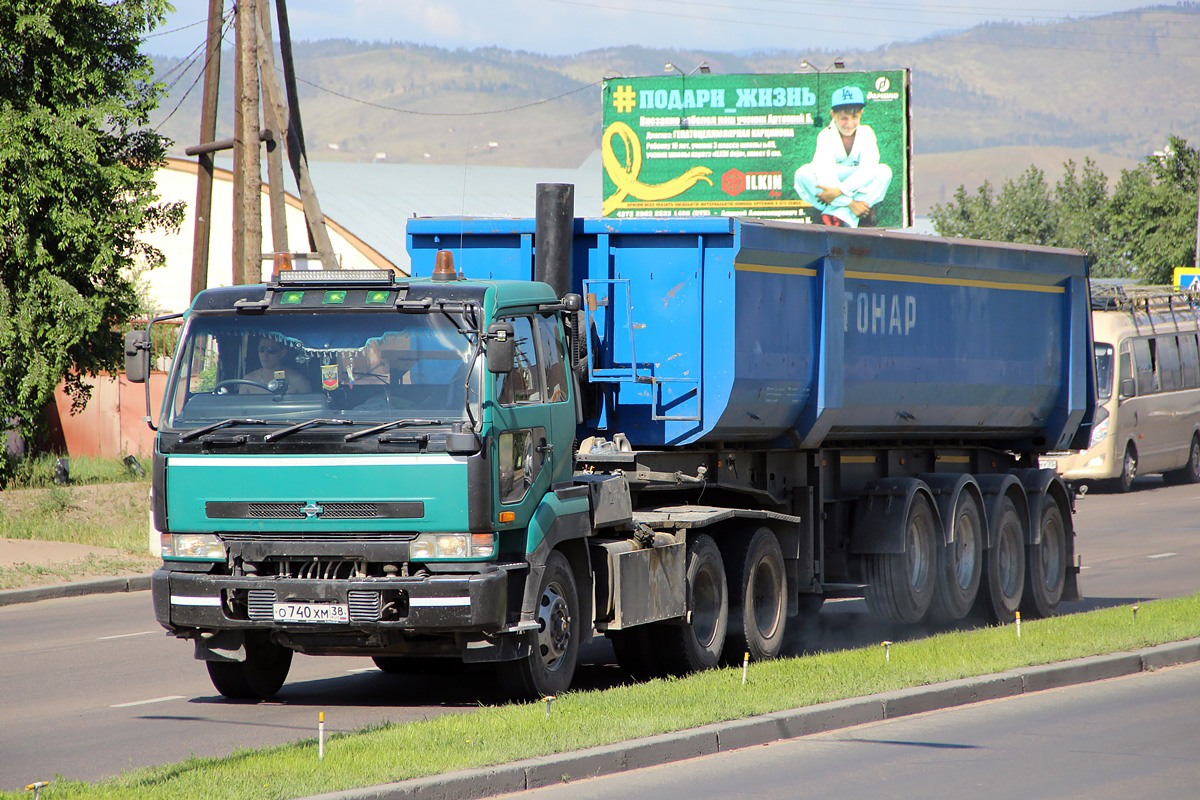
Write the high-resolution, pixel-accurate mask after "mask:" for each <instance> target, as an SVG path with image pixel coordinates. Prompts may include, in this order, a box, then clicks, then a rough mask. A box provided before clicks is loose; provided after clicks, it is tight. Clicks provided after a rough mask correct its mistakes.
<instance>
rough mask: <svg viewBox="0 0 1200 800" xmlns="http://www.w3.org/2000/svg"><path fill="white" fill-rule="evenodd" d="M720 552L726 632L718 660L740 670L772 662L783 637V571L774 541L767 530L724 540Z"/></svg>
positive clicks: (781, 561) (785, 614) (784, 590)
mask: <svg viewBox="0 0 1200 800" xmlns="http://www.w3.org/2000/svg"><path fill="white" fill-rule="evenodd" d="M723 545H724V546H723V547H722V548H721V553H722V555H723V556H724V557H725V574H726V575H727V576H728V579H729V585H730V592H729V626H728V630H727V631H726V634H725V648H724V653H723V658H724V661H725V663H727V664H741V663H742V659H743V658H744V657H745V654H746V653H749V654H750V658H751V660H753V661H762V660H764V659H768V658H775V657H776V656H778V655H779V652H780V651H781V650H782V649H783V640H784V635H785V634H786V632H787V605H788V602H787V591H788V590H787V571H786V567H785V565H784V561H783V551H782V550H781V549H780V547H779V540H778V539H776V538H775V534H774V532H772V531H771V529H770V528H759V529H758V530H756V531H755V532H754V533H753V534H752V535H751V536H750V537H748V538H744V537H742V536H738V535H736V534H735V535H732V536H726V537H725V541H724V543H723Z"/></svg>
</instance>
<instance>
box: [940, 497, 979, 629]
mask: <svg viewBox="0 0 1200 800" xmlns="http://www.w3.org/2000/svg"><path fill="white" fill-rule="evenodd" d="M946 525H947V527H948V528H949V530H948V531H947V535H948V537H949V538H950V539H951V541H950V542H949V543H944V542H943V543H939V545H938V549H937V550H938V552H937V582H936V585H935V586H934V590H933V600H932V601H931V602H930V604H929V617H930V619H932V620H934V621H936V622H956V621H958V620H960V619H962V618H963V617H965V616H966V615H967V613H968V612H969V611H970V610H971V605H972V604H973V603H974V602H975V596H976V595H977V594H979V579H980V576H981V575H982V574H983V513H982V511H981V510H980V508H979V501H978V500H976V498H975V495H973V494H971V493H970V492H967V491H964V492H961V493H960V494H959V496H958V500H957V501H956V502H955V504H954V512H953V515H952V516H951V518H950V519H948V520H946Z"/></svg>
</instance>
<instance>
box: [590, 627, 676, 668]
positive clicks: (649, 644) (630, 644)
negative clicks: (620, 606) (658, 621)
mask: <svg viewBox="0 0 1200 800" xmlns="http://www.w3.org/2000/svg"><path fill="white" fill-rule="evenodd" d="M655 629H656V626H654V625H638V626H637V627H636V628H626V629H625V630H620V631H608V632H606V633H605V634H604V635H605V636H606V637H607V638H608V641H609V642H610V643H611V644H612V649H613V654H614V655H615V656H616V657H617V666H619V667H620V668H621V669H623V670H625V672H627V673H628V674H629V677H631V678H633V679H634V680H635V681H646V680H650V679H651V678H661V677H662V676H664V675H666V674H667V672H666V670H665V669H664V668H663V666H662V664H660V663H659V661H658V652H657V651H656V649H655V647H654V643H653V641H652V640H651V634H652V632H653V631H654V630H655Z"/></svg>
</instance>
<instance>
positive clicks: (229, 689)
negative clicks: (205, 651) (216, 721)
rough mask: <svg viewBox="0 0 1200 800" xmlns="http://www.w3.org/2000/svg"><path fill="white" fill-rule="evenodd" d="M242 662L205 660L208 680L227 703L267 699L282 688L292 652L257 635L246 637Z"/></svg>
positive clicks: (290, 662) (289, 667)
mask: <svg viewBox="0 0 1200 800" xmlns="http://www.w3.org/2000/svg"><path fill="white" fill-rule="evenodd" d="M245 647H246V660H245V661H206V662H204V663H205V664H206V665H207V666H208V678H209V680H211V681H212V685H213V686H214V687H216V690H217V691H218V692H220V693H221V694H223V695H225V696H226V697H228V698H229V699H230V700H267V699H269V698H271V697H274V696H275V693H276V692H278V691H279V690H280V688H282V687H283V684H284V681H286V680H287V676H288V671H289V670H290V669H291V668H292V651H291V650H289V649H287V648H286V647H283V646H281V645H277V644H274V643H273V642H271V641H270V640H269V639H267V638H265V637H260V636H254V637H251V636H247V637H246V644H245Z"/></svg>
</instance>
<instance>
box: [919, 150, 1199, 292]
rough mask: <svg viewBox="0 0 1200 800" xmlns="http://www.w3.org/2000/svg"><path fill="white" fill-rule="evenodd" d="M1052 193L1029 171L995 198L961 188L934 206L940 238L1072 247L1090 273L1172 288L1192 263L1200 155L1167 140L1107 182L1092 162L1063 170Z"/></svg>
mask: <svg viewBox="0 0 1200 800" xmlns="http://www.w3.org/2000/svg"><path fill="white" fill-rule="evenodd" d="M1064 166H1065V170H1064V173H1063V176H1062V178H1060V179H1059V181H1058V183H1057V185H1055V187H1054V188H1053V189H1051V188H1050V187H1049V185H1048V184H1047V183H1046V178H1045V175H1044V174H1043V173H1042V171H1041V170H1039V169H1037V168H1036V167H1030V168H1029V169H1028V170H1027V171H1026V172H1025V173H1024V174H1023V175H1021V177H1020V178H1018V179H1017V180H1008V181H1005V182H1004V185H1003V187H1002V188H1001V190H1000V192H999V193H998V194H997V193H996V191H995V190H994V189H993V187H992V186H991V184H990V183H986V182H985V183H984V184H983V186H981V187H979V189H978V190H977V191H976V192H975V193H974V194H968V193H967V191H966V189H965V188H964V187H962V186H960V187H959V188H958V191H957V192H955V194H954V199H953V201H951V202H950V203H947V204H945V205H937V206H934V209H933V212H932V217H933V223H934V227H935V228H936V230H937V232H938V233H939V234H940V235H942V236H962V237H967V238H972V239H986V240H989V241H996V242H1016V243H1022V244H1041V245H1051V246H1055V247H1075V248H1079V249H1081V250H1083V251H1085V252H1086V253H1087V254H1088V257H1089V261H1090V262H1091V264H1092V274H1093V275H1096V276H1104V277H1124V278H1133V279H1135V280H1137V281H1139V282H1142V283H1169V282H1170V280H1171V271H1172V269H1174V268H1175V267H1181V266H1191V265H1192V264H1194V263H1195V259H1196V216H1197V173H1198V172H1200V154H1198V153H1197V151H1196V150H1195V149H1193V148H1191V147H1188V145H1187V142H1186V141H1185V140H1184V139H1181V138H1179V137H1176V136H1172V137H1171V139H1170V143H1169V144H1168V146H1167V148H1166V149H1165V150H1164V151H1163V152H1162V153H1161V154H1156V155H1153V156H1150V157H1148V158H1146V160H1145V161H1144V162H1143V163H1142V164H1139V165H1138V166H1137V167H1136V168H1134V169H1128V170H1123V171H1122V173H1121V178H1120V180H1119V181H1118V182H1117V185H1116V186H1115V187H1114V188H1113V190H1112V194H1111V195H1110V194H1109V191H1108V179H1107V177H1105V175H1104V173H1103V172H1102V171H1101V170H1100V169H1099V168H1098V167H1097V166H1096V165H1095V163H1094V162H1092V161H1091V160H1090V159H1088V160H1086V161H1085V162H1084V164H1083V166H1082V167H1079V166H1078V165H1076V164H1075V162H1074V161H1068V162H1067V163H1066V164H1065V165H1064Z"/></svg>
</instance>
